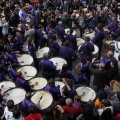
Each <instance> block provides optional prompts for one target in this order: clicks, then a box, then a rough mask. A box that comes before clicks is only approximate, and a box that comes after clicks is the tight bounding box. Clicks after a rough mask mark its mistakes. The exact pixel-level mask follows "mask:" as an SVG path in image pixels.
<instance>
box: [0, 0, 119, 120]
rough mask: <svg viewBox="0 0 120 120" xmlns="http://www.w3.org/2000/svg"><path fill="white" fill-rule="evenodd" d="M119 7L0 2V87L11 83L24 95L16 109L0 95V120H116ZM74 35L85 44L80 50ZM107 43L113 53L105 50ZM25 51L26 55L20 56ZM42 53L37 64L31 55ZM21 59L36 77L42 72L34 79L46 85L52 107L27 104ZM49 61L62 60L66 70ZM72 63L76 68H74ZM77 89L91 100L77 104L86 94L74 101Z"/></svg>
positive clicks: (93, 2)
mask: <svg viewBox="0 0 120 120" xmlns="http://www.w3.org/2000/svg"><path fill="white" fill-rule="evenodd" d="M118 5H119V3H118V1H117V0H104V1H103V0H39V1H38V2H37V3H33V2H31V1H29V0H0V81H1V82H2V81H8V80H9V81H12V82H13V83H15V85H16V87H17V88H22V89H24V90H25V91H26V94H25V98H24V99H23V100H22V102H21V103H20V104H19V105H15V103H14V100H12V99H11V100H8V101H6V100H5V99H4V96H6V94H5V93H2V92H1V94H0V116H1V120H120V82H119V81H120V21H119V19H120V18H119V9H118ZM106 27H107V31H106V30H105V29H104V28H106ZM66 28H69V31H67V32H66V31H65V29H66ZM86 30H87V31H88V32H89V33H90V32H91V31H92V32H94V37H93V38H90V37H88V36H84V33H85V32H86ZM76 31H77V36H80V38H82V39H84V43H82V44H81V46H80V48H79V49H78V47H79V46H78V44H77V42H78V41H77V37H76V34H75V35H74V34H73V33H74V32H76ZM108 39H110V40H111V41H112V42H113V43H114V47H115V49H114V50H110V49H109V48H108V50H105V49H104V42H105V41H107V40H108ZM94 45H96V47H97V48H98V53H97V56H94V54H93V52H94V51H95V47H94ZM25 46H27V49H28V51H24V47H25ZM44 47H48V48H49V52H48V53H44V54H43V57H42V58H41V59H38V58H37V55H36V52H37V51H39V50H40V49H42V48H44ZM103 51H105V52H104V53H105V55H103V53H102V52H103ZM21 54H29V55H31V56H32V58H33V61H34V62H33V66H34V67H35V68H36V69H37V71H38V73H40V71H41V70H42V75H39V74H38V75H37V76H38V77H40V76H42V77H43V78H45V79H46V80H47V82H48V83H47V86H45V88H44V89H43V90H44V91H47V92H49V93H50V94H51V95H52V97H53V102H52V104H51V105H50V106H49V107H48V108H46V109H45V110H41V106H40V101H38V103H37V104H35V103H33V102H32V101H31V97H32V94H33V90H32V89H31V88H33V87H34V85H33V84H31V83H30V82H29V81H28V80H25V78H24V77H23V73H22V72H18V71H17V69H18V68H19V67H20V66H21V65H20V63H19V61H18V59H17V57H19V56H21ZM52 57H60V58H63V59H64V60H65V61H66V63H67V64H63V66H62V69H61V70H56V65H55V64H54V63H53V62H52V61H50V60H49V59H50V58H52ZM76 59H77V60H78V59H79V60H78V61H79V63H78V64H77V65H76V66H73V62H75V61H76ZM58 64H59V63H58ZM26 72H27V71H26ZM92 76H93V77H92ZM58 78H59V81H62V82H63V83H64V84H65V86H64V87H63V88H62V94H61V92H60V87H59V86H55V81H56V79H58ZM92 78H93V80H92ZM92 81H93V83H92ZM91 83H92V86H90V85H91ZM41 84H42V83H41ZM80 86H88V87H91V88H92V89H93V90H94V92H95V94H96V98H95V99H94V100H92V101H91V100H89V101H88V102H83V101H81V98H82V97H83V96H84V95H85V94H86V93H83V95H78V93H77V92H76V90H75V89H76V88H77V87H80ZM1 91H2V87H1ZM16 94H17V93H16ZM18 99H19V98H18ZM41 99H42V98H41ZM48 100H49V99H48ZM48 102H49V101H48Z"/></svg>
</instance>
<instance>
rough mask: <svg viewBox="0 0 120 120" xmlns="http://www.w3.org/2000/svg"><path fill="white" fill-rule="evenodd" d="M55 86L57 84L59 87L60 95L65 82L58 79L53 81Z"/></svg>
mask: <svg viewBox="0 0 120 120" xmlns="http://www.w3.org/2000/svg"><path fill="white" fill-rule="evenodd" d="M55 86H58V87H59V88H60V93H61V95H62V89H63V87H64V86H65V84H64V83H63V82H60V81H55Z"/></svg>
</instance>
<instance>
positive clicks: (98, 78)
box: [89, 58, 106, 95]
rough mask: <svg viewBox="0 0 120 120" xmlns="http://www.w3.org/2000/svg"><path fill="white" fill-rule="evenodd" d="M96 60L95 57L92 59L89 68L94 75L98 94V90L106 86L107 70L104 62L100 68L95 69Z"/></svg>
mask: <svg viewBox="0 0 120 120" xmlns="http://www.w3.org/2000/svg"><path fill="white" fill-rule="evenodd" d="M95 60H96V59H95V58H93V59H92V63H91V64H90V66H89V69H90V71H91V72H92V73H93V75H94V79H93V89H94V90H95V92H96V94H97V95H98V92H99V91H100V90H101V89H103V88H104V84H105V83H104V78H105V74H106V70H105V64H104V63H100V64H99V68H96V69H95V68H94V67H93V64H94V62H95Z"/></svg>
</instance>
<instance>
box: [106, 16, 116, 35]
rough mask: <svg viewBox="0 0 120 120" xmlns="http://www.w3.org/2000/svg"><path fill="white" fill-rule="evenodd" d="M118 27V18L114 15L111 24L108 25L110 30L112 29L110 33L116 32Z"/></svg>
mask: <svg viewBox="0 0 120 120" xmlns="http://www.w3.org/2000/svg"><path fill="white" fill-rule="evenodd" d="M117 27H118V22H117V20H116V17H112V22H111V24H110V25H109V26H108V30H110V33H111V32H115V31H116V29H117Z"/></svg>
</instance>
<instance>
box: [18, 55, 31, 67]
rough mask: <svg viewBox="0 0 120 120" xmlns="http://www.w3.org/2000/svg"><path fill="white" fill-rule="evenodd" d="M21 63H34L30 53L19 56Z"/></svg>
mask: <svg viewBox="0 0 120 120" xmlns="http://www.w3.org/2000/svg"><path fill="white" fill-rule="evenodd" d="M17 60H18V62H19V64H20V65H22V66H23V65H31V64H32V63H33V57H32V56H30V55H28V54H23V55H21V56H20V57H18V58H17Z"/></svg>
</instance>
